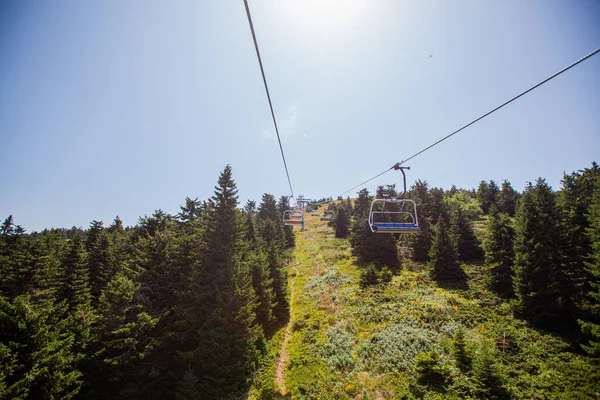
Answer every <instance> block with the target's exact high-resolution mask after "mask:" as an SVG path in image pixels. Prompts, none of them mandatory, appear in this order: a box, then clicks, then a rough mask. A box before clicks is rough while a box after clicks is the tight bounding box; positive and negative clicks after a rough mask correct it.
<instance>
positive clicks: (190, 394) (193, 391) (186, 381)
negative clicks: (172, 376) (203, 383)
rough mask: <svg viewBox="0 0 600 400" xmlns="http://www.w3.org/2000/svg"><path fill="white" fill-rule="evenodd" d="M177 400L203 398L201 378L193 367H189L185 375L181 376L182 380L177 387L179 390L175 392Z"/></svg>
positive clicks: (197, 399) (199, 399) (198, 399)
mask: <svg viewBox="0 0 600 400" xmlns="http://www.w3.org/2000/svg"><path fill="white" fill-rule="evenodd" d="M175 399H176V400H201V399H202V395H201V392H200V384H199V380H198V378H197V377H196V375H194V371H192V370H191V369H187V370H186V371H185V372H184V374H183V377H182V378H181V382H180V384H179V387H178V388H177V392H176V393H175Z"/></svg>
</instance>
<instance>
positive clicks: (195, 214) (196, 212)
mask: <svg viewBox="0 0 600 400" xmlns="http://www.w3.org/2000/svg"><path fill="white" fill-rule="evenodd" d="M179 208H180V209H181V211H180V212H179V213H178V214H177V219H178V220H179V221H181V222H183V223H186V222H190V221H195V220H197V219H198V218H200V217H201V215H202V208H201V204H200V202H199V201H198V198H197V197H196V198H195V199H194V200H192V199H190V198H189V197H186V198H185V205H183V206H179Z"/></svg>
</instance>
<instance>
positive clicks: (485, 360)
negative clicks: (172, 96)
mask: <svg viewBox="0 0 600 400" xmlns="http://www.w3.org/2000/svg"><path fill="white" fill-rule="evenodd" d="M494 353H495V350H494V349H492V348H490V347H488V346H487V345H485V344H483V345H481V346H480V348H479V349H478V350H477V352H476V353H475V357H474V359H473V382H474V383H475V385H476V386H477V394H478V395H479V397H480V398H482V399H493V400H503V399H510V398H511V396H510V395H509V394H508V392H507V391H506V389H505V388H504V380H503V378H502V375H501V374H500V372H499V371H498V366H497V364H496V362H497V361H496V359H497V355H496V354H494Z"/></svg>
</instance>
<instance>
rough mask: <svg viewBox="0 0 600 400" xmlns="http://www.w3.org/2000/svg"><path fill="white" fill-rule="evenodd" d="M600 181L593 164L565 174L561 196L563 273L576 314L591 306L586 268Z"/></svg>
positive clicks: (589, 279)
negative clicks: (591, 226)
mask: <svg viewBox="0 0 600 400" xmlns="http://www.w3.org/2000/svg"><path fill="white" fill-rule="evenodd" d="M599 181H600V167H599V166H598V164H596V163H593V164H592V167H591V168H585V169H583V170H579V171H577V172H573V173H572V174H570V175H567V174H565V175H564V177H563V180H562V190H561V191H560V192H559V194H558V201H557V202H558V205H559V207H560V209H561V214H562V222H563V225H562V226H561V231H562V232H563V237H562V241H561V243H562V249H561V250H562V253H563V257H564V259H563V262H564V266H563V270H564V271H565V275H566V276H567V278H568V279H569V281H570V282H571V284H572V287H573V292H572V301H573V307H574V309H573V310H572V312H573V313H575V314H577V313H580V310H584V309H587V308H589V307H590V306H591V304H593V303H589V297H588V296H587V293H588V292H589V291H590V289H591V287H590V283H591V282H593V281H594V279H593V277H592V276H590V273H589V271H588V268H587V266H586V259H587V258H588V256H589V254H591V253H592V243H591V241H590V238H589V235H588V234H587V230H588V229H589V227H590V225H591V221H590V220H589V218H587V216H588V214H589V212H590V206H591V203H592V199H593V193H594V188H595V187H596V186H597V185H598V182H599Z"/></svg>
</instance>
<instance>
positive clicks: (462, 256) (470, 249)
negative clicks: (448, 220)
mask: <svg viewBox="0 0 600 400" xmlns="http://www.w3.org/2000/svg"><path fill="white" fill-rule="evenodd" d="M452 231H453V235H454V237H455V239H456V249H457V252H458V259H459V260H461V261H473V260H478V259H480V258H481V256H482V251H481V246H480V244H479V240H477V237H476V236H475V232H474V231H473V227H472V226H471V221H469V220H468V219H467V217H466V215H465V213H464V212H463V210H462V208H461V207H457V208H456V209H455V210H454V213H453V215H452Z"/></svg>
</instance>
